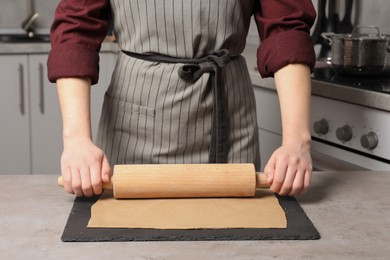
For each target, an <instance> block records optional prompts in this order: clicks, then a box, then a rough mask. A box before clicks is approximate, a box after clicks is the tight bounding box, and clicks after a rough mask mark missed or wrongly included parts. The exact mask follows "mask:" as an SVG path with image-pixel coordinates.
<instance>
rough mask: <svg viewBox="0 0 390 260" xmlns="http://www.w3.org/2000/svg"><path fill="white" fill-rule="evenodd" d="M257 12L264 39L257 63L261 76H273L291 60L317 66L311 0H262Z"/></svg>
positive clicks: (262, 38)
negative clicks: (312, 30)
mask: <svg viewBox="0 0 390 260" xmlns="http://www.w3.org/2000/svg"><path fill="white" fill-rule="evenodd" d="M254 16H255V20H256V24H257V29H258V32H259V35H260V40H261V43H260V47H259V48H258V50H257V66H258V68H259V72H260V74H261V76H262V77H272V76H273V75H274V73H275V72H276V71H278V70H279V69H281V68H282V67H284V66H286V65H288V64H292V63H303V64H307V65H309V67H310V68H311V69H313V68H314V65H315V59H316V58H315V53H314V47H313V42H312V40H311V37H310V27H311V26H312V25H313V23H314V20H315V17H316V12H315V9H314V7H313V4H312V1H311V0H299V1H297V0H278V1H275V0H259V4H258V5H257V8H256V10H255V15H254Z"/></svg>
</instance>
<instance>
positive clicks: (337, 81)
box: [311, 68, 390, 170]
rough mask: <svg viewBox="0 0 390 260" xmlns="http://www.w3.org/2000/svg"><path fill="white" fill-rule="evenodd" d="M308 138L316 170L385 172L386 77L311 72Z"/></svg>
mask: <svg viewBox="0 0 390 260" xmlns="http://www.w3.org/2000/svg"><path fill="white" fill-rule="evenodd" d="M313 92H314V93H316V95H315V96H313V98H312V118H311V120H312V137H313V145H312V149H313V160H314V166H315V167H316V168H317V169H319V170H334V169H339V170H359V169H369V170H390V78H387V77H382V78H380V77H375V78H373V77H357V76H341V75H338V74H336V73H335V72H334V71H333V70H331V69H330V68H319V69H316V71H315V72H314V74H313Z"/></svg>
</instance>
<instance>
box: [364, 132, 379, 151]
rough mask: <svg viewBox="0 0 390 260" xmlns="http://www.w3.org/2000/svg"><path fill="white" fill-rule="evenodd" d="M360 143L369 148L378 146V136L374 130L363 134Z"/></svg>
mask: <svg viewBox="0 0 390 260" xmlns="http://www.w3.org/2000/svg"><path fill="white" fill-rule="evenodd" d="M360 144H361V145H362V146H363V147H364V148H366V149H368V150H372V149H375V147H377V146H378V136H377V135H376V134H375V133H374V132H369V133H368V134H365V135H362V137H361V138H360Z"/></svg>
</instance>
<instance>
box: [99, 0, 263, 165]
mask: <svg viewBox="0 0 390 260" xmlns="http://www.w3.org/2000/svg"><path fill="white" fill-rule="evenodd" d="M111 8H112V12H113V16H114V17H115V20H114V24H115V29H114V31H115V33H116V36H117V39H118V44H119V47H120V48H121V49H122V50H123V51H124V52H126V53H128V54H129V53H134V54H135V55H127V54H125V53H124V52H121V53H120V54H119V57H118V61H117V65H116V69H115V71H114V73H113V76H112V80H111V84H110V86H109V88H108V90H107V92H106V95H105V100H104V104H103V109H102V114H101V119H100V123H99V129H98V136H97V144H98V146H99V147H101V148H102V149H103V150H104V151H105V153H106V155H107V157H108V159H109V161H110V164H111V165H114V164H146V163H151V164H154V163H209V162H214V161H210V158H212V156H210V155H211V154H213V153H214V150H215V149H216V148H215V145H214V144H213V142H215V133H216V130H215V118H216V115H215V114H214V112H215V110H216V108H215V107H214V105H215V102H214V101H215V100H216V98H215V97H213V93H214V92H213V82H215V80H213V77H217V78H216V81H217V82H218V86H217V87H218V89H219V90H220V91H219V92H221V93H223V104H224V106H223V108H224V109H223V110H225V111H223V112H224V120H222V121H223V123H224V124H223V125H224V127H223V133H224V134H223V138H222V139H223V140H224V145H223V146H220V147H223V149H222V148H219V150H221V149H222V150H223V153H221V154H223V157H224V158H225V159H226V161H227V162H236V163H237V162H241V163H246V162H250V163H254V164H255V166H256V169H259V168H260V155H259V145H258V128H257V116H256V105H255V98H254V93H253V87H252V84H251V81H250V78H249V73H248V69H247V66H246V62H245V60H244V58H243V57H242V56H240V53H241V52H242V51H243V49H244V47H245V39H246V36H247V31H248V27H249V22H250V18H251V16H252V13H253V10H254V1H252V0H218V1H217V0H182V1H176V0H165V1H164V0H159V1H155V0H126V1H124V0H111ZM221 50H226V51H228V52H229V54H230V55H231V56H232V57H233V58H232V59H231V61H230V62H228V63H227V64H224V66H222V67H221V68H219V69H218V73H215V74H213V72H211V73H203V74H201V75H200V76H199V77H197V78H196V79H192V80H185V79H183V78H181V77H180V76H179V74H180V73H179V71H180V70H182V67H183V65H185V64H186V62H184V61H185V60H197V59H203V58H205V57H206V56H209V55H212V54H213V53H217V52H220V51H221ZM151 54H153V55H157V56H159V55H161V56H168V57H171V58H173V59H174V60H177V61H178V62H164V61H163V62H161V61H158V60H157V61H156V60H153V59H152V60H151V59H149V58H148V59H145V58H144V57H145V55H151ZM148 57H149V56H148ZM220 121H221V120H220ZM218 138H219V137H218Z"/></svg>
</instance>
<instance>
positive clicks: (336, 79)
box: [312, 67, 390, 94]
mask: <svg viewBox="0 0 390 260" xmlns="http://www.w3.org/2000/svg"><path fill="white" fill-rule="evenodd" d="M312 78H313V79H316V80H321V81H325V82H330V83H334V84H339V85H344V86H347V87H352V88H357V89H362V90H366V91H373V92H379V93H383V94H390V76H388V77H385V76H369V77H367V76H365V77H361V76H355V75H354V76H351V75H343V74H339V73H337V72H335V71H334V70H333V69H332V68H330V67H322V68H316V69H315V70H314V72H313V74H312Z"/></svg>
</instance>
